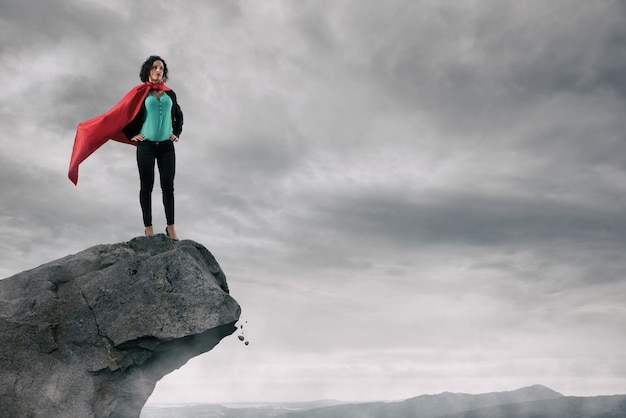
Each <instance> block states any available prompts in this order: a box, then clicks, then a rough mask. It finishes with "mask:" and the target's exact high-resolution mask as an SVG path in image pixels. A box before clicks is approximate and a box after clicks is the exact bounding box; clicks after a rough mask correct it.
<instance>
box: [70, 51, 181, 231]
mask: <svg viewBox="0 0 626 418" xmlns="http://www.w3.org/2000/svg"><path fill="white" fill-rule="evenodd" d="M167 75H168V69H167V64H166V63H165V61H164V60H163V59H162V58H161V57H159V56H157V55H153V56H151V57H149V58H148V59H147V60H146V61H145V62H144V63H143V65H142V67H141V71H140V73H139V78H140V79H141V81H143V84H141V85H139V86H136V87H135V88H133V89H132V90H131V91H130V92H128V93H127V94H126V96H124V98H122V100H120V102H119V103H117V104H116V105H115V106H114V107H113V108H112V109H111V110H109V111H108V112H107V113H105V114H103V115H100V116H98V117H96V118H94V119H91V120H88V121H86V122H81V123H79V124H78V129H77V131H76V138H75V139H74V149H73V151H72V158H71V161H70V168H69V171H68V177H69V178H70V180H71V181H72V182H73V183H74V184H77V183H78V165H79V164H80V163H81V162H82V161H84V160H85V159H86V158H87V157H88V156H89V155H91V154H92V153H93V152H94V151H95V150H97V149H98V148H99V147H100V146H102V145H103V144H104V143H105V142H107V141H108V140H109V139H113V140H116V141H119V142H124V143H129V144H134V145H136V146H137V167H138V169H139V182H140V190H139V202H140V205H141V211H142V214H143V223H144V226H145V235H146V236H151V235H154V228H153V226H152V189H153V186H154V165H155V162H156V163H157V166H158V168H159V179H160V183H161V191H162V193H163V206H164V208H165V218H166V221H167V227H166V228H165V233H166V235H167V236H169V237H171V238H172V239H174V240H178V236H177V234H176V229H175V228H174V174H175V171H176V155H175V152H174V142H178V139H179V136H180V134H181V132H182V130H183V113H182V111H181V109H180V106H179V105H178V101H177V100H176V94H175V93H174V91H173V90H172V89H170V88H169V87H167V86H166V85H165V82H166V81H167Z"/></svg>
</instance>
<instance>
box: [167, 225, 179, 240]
mask: <svg viewBox="0 0 626 418" xmlns="http://www.w3.org/2000/svg"><path fill="white" fill-rule="evenodd" d="M165 235H167V237H168V238H171V239H172V240H174V241H178V239H176V238H172V236H171V235H170V231H168V229H167V226H166V227H165Z"/></svg>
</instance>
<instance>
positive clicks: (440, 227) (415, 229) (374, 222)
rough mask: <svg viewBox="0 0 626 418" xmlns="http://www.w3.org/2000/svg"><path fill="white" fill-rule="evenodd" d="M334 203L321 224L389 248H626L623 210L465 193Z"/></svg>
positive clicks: (375, 197)
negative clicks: (467, 246)
mask: <svg viewBox="0 0 626 418" xmlns="http://www.w3.org/2000/svg"><path fill="white" fill-rule="evenodd" d="M334 204H335V205H336V206H330V207H328V208H323V209H322V211H321V213H322V215H321V216H320V218H321V219H320V221H321V222H322V224H326V225H327V227H328V228H330V229H332V230H335V231H340V233H343V234H345V235H346V236H351V237H360V236H363V237H367V238H369V239H371V240H374V239H375V237H376V240H377V241H380V240H384V241H385V242H386V243H387V245H398V246H411V247H413V246H417V247H418V248H419V247H423V246H429V245H435V246H440V245H450V246H452V247H454V246H456V245H478V246H485V247H487V246H496V247H505V248H517V249H520V248H530V249H532V248H537V249H540V248H541V247H545V246H554V245H566V246H568V247H571V246H575V247H581V246H582V247H584V246H586V245H598V244H602V245H603V246H611V247H612V246H620V247H622V246H625V244H626V241H625V239H624V237H625V236H626V223H625V222H624V219H623V216H622V210H621V208H619V207H614V208H593V207H584V206H581V205H576V204H572V203H569V204H568V203H567V202H559V201H554V200H551V199H543V200H542V199H533V198H516V197H504V196H481V195H479V194H462V193H458V194H454V195H445V194H444V195H438V196H428V195H425V196H415V195H414V196H407V195H384V194H376V195H370V196H368V195H363V196H356V197H352V198H350V197H346V198H338V199H336V200H335V202H334ZM324 209H326V210H324ZM329 222H330V223H329Z"/></svg>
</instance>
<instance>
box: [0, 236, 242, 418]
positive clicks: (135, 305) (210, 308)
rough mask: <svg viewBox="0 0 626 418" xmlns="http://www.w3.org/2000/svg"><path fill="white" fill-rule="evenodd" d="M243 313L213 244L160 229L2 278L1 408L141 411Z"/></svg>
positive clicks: (87, 413)
mask: <svg viewBox="0 0 626 418" xmlns="http://www.w3.org/2000/svg"><path fill="white" fill-rule="evenodd" d="M240 313H241V310H240V307H239V305H238V304H237V302H236V301H235V300H234V299H233V298H232V297H230V295H229V294H228V285H227V283H226V277H225V276H224V273H223V272H222V270H221V268H220V267H219V265H218V263H217V262H216V261H215V258H214V257H213V256H212V255H211V253H210V252H209V251H208V250H207V249H206V248H204V247H203V246H202V245H200V244H198V243H196V242H193V241H179V242H175V241H173V240H171V239H169V238H166V237H164V236H163V235H156V236H153V237H139V238H135V239H133V240H131V241H129V242H127V243H120V244H113V245H98V246H95V247H92V248H89V249H87V250H84V251H82V252H80V253H78V254H75V255H70V256H67V257H64V258H62V259H59V260H56V261H53V262H51V263H48V264H45V265H42V266H40V267H38V268H36V269H33V270H29V271H25V272H22V273H19V274H17V275H15V276H12V277H9V278H6V279H4V280H0V338H1V339H2V344H0V416H2V417H139V415H140V413H141V409H142V407H143V405H144V404H145V402H146V400H147V399H148V397H149V396H150V394H151V393H152V391H153V389H154V386H155V384H156V382H157V381H159V379H161V378H162V377H163V376H165V375H166V374H168V373H170V372H171V371H173V370H175V369H177V368H179V367H181V366H182V365H183V364H185V363H186V362H187V361H188V360H189V359H190V358H192V357H194V356H196V355H198V354H201V353H203V352H206V351H209V350H211V349H212V348H213V347H214V346H215V345H217V344H218V343H219V341H220V340H221V339H222V338H224V337H225V336H228V335H230V334H232V333H233V332H234V331H235V330H236V329H237V328H236V325H235V323H236V322H237V320H238V319H239V316H240Z"/></svg>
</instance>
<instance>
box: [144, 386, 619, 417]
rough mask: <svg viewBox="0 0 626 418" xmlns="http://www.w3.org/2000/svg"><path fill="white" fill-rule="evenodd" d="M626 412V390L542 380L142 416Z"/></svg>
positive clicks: (152, 410) (147, 411)
mask: <svg viewBox="0 0 626 418" xmlns="http://www.w3.org/2000/svg"><path fill="white" fill-rule="evenodd" d="M218 417H219V418H274V417H281V418H626V395H615V396H596V397H574V396H564V395H562V394H560V393H558V392H555V391H553V390H552V389H550V388H547V387H545V386H541V385H535V386H529V387H525V388H522V389H518V390H514V391H510V392H494V393H485V394H480V395H469V394H463V393H449V392H445V393H441V394H439V395H422V396H417V397H415V398H410V399H406V400H404V401H397V402H366V403H341V402H337V401H319V402H310V403H284V404H279V403H274V404H267V405H254V406H251V405H250V406H245V405H237V406H224V405H193V406H192V405H189V406H184V407H176V408H174V407H168V408H165V407H156V406H146V407H144V409H143V411H142V413H141V418H218Z"/></svg>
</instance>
